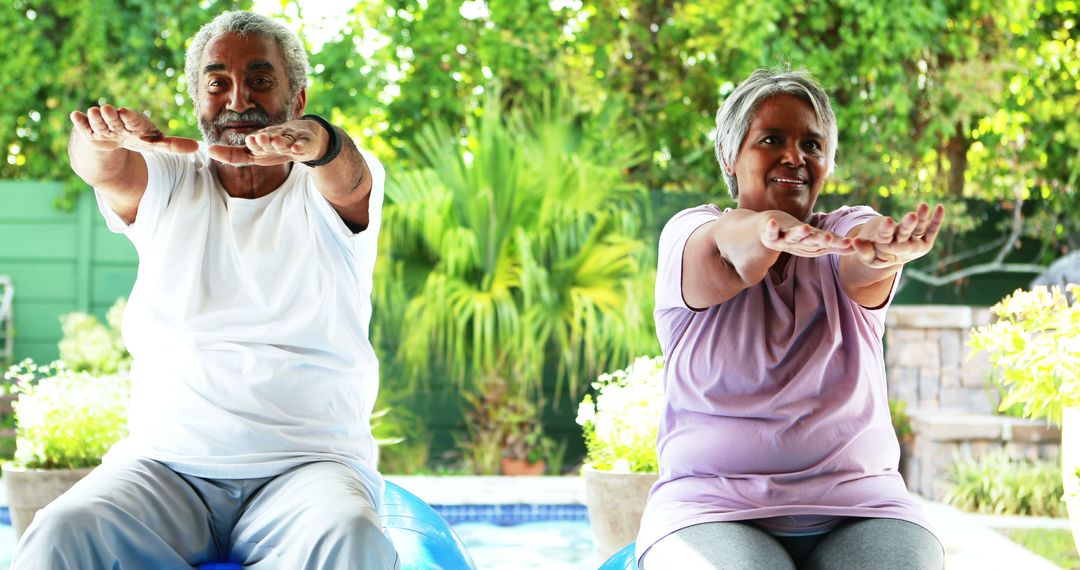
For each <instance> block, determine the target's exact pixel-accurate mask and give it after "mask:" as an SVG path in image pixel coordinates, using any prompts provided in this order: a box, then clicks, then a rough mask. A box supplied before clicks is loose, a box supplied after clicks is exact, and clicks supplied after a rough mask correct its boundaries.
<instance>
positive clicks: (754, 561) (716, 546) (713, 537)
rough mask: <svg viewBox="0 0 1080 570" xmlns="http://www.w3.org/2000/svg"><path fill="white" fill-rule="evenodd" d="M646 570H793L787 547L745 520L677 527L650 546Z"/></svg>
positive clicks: (793, 566) (645, 558) (644, 567)
mask: <svg viewBox="0 0 1080 570" xmlns="http://www.w3.org/2000/svg"><path fill="white" fill-rule="evenodd" d="M642 568H643V569H644V570H654V569H664V568H679V569H681V570H713V569H717V570H719V569H721V568H723V569H724V570H728V569H731V570H742V569H746V570H794V568H795V564H794V562H792V560H791V557H790V556H788V554H787V551H786V550H784V547H783V546H782V545H781V544H780V543H779V542H778V541H777V540H776V539H775V538H773V537H772V536H770V535H769V533H767V532H765V531H763V530H761V529H760V528H757V527H756V526H753V525H751V524H746V523H738V522H716V523H703V524H697V525H693V526H688V527H686V528H683V529H680V530H677V531H675V532H673V533H671V534H669V535H667V536H665V537H664V538H662V539H660V541H658V542H657V543H656V544H654V545H653V546H652V547H651V548H649V550H648V552H646V553H645V556H643V557H642Z"/></svg>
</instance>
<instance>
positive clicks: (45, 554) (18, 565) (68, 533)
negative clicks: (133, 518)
mask: <svg viewBox="0 0 1080 570" xmlns="http://www.w3.org/2000/svg"><path fill="white" fill-rule="evenodd" d="M100 525H101V521H100V510H99V507H98V506H97V505H93V504H91V503H77V502H74V501H58V502H54V503H53V504H51V505H49V506H48V507H46V508H44V509H42V510H40V511H38V512H37V514H36V515H35V516H34V520H33V521H32V522H31V523H30V526H29V527H28V528H27V529H26V532H25V533H24V534H23V536H22V539H21V540H20V541H19V546H18V549H17V551H16V555H15V563H14V565H13V566H12V568H15V569H20V570H21V569H22V568H43V567H44V566H39V565H40V564H41V563H43V562H46V561H47V562H48V567H50V568H62V567H73V566H66V565H67V564H68V563H76V561H78V560H81V559H83V557H84V553H85V552H86V551H87V550H88V549H91V548H92V546H91V542H92V541H93V540H94V539H95V538H96V537H99V536H100V535H101V532H100Z"/></svg>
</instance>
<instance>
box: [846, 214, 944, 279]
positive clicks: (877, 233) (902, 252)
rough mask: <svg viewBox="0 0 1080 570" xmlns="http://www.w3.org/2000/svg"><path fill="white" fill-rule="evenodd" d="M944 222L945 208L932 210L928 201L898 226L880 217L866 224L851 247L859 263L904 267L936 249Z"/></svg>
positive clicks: (887, 218) (890, 219) (878, 266)
mask: <svg viewBox="0 0 1080 570" xmlns="http://www.w3.org/2000/svg"><path fill="white" fill-rule="evenodd" d="M944 219H945V208H944V207H942V205H941V204H938V205H937V206H935V207H934V208H933V210H931V209H930V206H929V205H927V204H926V203H925V202H923V203H922V204H919V207H918V208H917V209H916V210H915V211H914V212H908V213H907V214H905V215H904V216H903V217H902V218H900V222H899V223H897V222H896V221H894V220H893V219H892V218H890V217H888V216H881V217H879V218H875V219H873V220H870V221H869V222H867V223H865V224H863V225H862V226H861V227H860V228H859V231H858V233H857V234H856V235H855V236H854V238H855V239H854V241H853V242H852V246H853V247H854V251H855V254H856V256H857V258H858V259H859V261H861V262H862V263H863V264H864V265H866V266H867V267H872V268H875V269H883V268H887V267H893V266H899V265H904V264H905V263H907V262H909V261H912V260H914V259H918V258H920V257H922V256H924V255H926V253H927V252H928V251H930V248H932V247H933V246H934V240H936V239H937V236H938V233H939V232H940V231H941V225H942V221H943V220H944Z"/></svg>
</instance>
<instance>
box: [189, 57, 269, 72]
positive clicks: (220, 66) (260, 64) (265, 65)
mask: <svg viewBox="0 0 1080 570" xmlns="http://www.w3.org/2000/svg"><path fill="white" fill-rule="evenodd" d="M262 69H269V70H271V71H272V70H273V69H274V64H272V63H270V62H269V61H266V60H265V59H257V60H255V61H253V62H251V63H249V64H247V70H248V71H259V70H262ZM211 71H225V64H224V63H211V64H210V65H207V66H206V67H204V68H203V73H210V72H211Z"/></svg>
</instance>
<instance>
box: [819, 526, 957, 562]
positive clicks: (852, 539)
mask: <svg viewBox="0 0 1080 570" xmlns="http://www.w3.org/2000/svg"><path fill="white" fill-rule="evenodd" d="M944 565H945V550H944V548H943V547H942V545H941V542H940V541H939V540H938V539H937V537H936V536H934V534H933V533H931V532H930V531H928V530H926V529H925V528H923V527H921V526H919V525H917V524H915V523H911V522H908V521H904V520H900V519H859V520H856V521H854V522H851V523H847V524H844V525H842V526H839V527H837V528H835V529H833V530H832V531H831V532H829V534H828V535H826V536H825V537H824V538H823V539H822V540H821V542H820V543H818V545H817V546H816V547H815V548H814V550H812V551H811V552H810V554H809V556H808V557H807V559H806V564H805V567H806V568H808V569H813V570H831V569H840V568H865V569H868V570H873V569H877V568H881V569H886V568H887V569H890V570H893V569H895V570H940V569H941V568H942V567H944Z"/></svg>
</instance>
